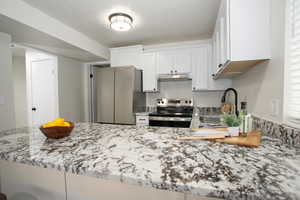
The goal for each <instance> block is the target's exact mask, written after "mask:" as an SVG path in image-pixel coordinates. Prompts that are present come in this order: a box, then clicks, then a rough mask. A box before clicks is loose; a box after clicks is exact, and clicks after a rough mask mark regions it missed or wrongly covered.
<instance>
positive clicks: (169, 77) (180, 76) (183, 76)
mask: <svg viewBox="0 0 300 200" xmlns="http://www.w3.org/2000/svg"><path fill="white" fill-rule="evenodd" d="M158 80H159V81H187V80H192V78H191V76H190V73H173V74H159V76H158Z"/></svg>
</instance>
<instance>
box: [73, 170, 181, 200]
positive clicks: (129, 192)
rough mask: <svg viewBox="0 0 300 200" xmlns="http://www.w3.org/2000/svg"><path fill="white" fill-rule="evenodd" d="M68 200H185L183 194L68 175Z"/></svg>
mask: <svg viewBox="0 0 300 200" xmlns="http://www.w3.org/2000/svg"><path fill="white" fill-rule="evenodd" d="M67 193H68V200H82V199H85V200H99V199H103V200H125V199H126V200H127V199H128V200H141V199H142V200H168V199H170V200H184V194H183V193H177V192H169V191H165V190H157V189H154V188H150V187H142V186H134V185H129V184H125V183H120V182H117V181H108V180H101V179H97V178H91V177H85V176H80V175H74V174H67Z"/></svg>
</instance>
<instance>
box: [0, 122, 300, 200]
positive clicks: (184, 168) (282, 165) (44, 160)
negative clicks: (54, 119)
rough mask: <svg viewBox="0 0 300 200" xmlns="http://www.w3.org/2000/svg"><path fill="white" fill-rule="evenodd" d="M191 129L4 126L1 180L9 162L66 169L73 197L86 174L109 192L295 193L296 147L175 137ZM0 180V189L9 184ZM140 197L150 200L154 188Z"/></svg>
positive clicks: (299, 170)
mask: <svg viewBox="0 0 300 200" xmlns="http://www.w3.org/2000/svg"><path fill="white" fill-rule="evenodd" d="M188 133H189V129H185V128H162V127H137V126H125V125H108V124H91V123H78V124H76V127H75V129H74V130H73V133H72V134H71V136H69V137H66V138H64V139H60V140H50V139H46V138H45V137H44V136H43V135H42V133H41V132H40V131H39V130H38V129H37V128H21V129H16V130H11V131H5V132H1V133H0V159H1V160H2V161H1V170H2V171H1V174H2V176H1V178H2V179H3V175H4V178H5V176H6V170H8V169H9V167H8V166H10V165H19V164H22V165H24V166H31V167H36V169H42V168H46V169H48V170H52V171H55V172H59V173H62V174H64V180H65V181H66V191H68V192H69V193H70V194H71V193H72V195H73V196H74V195H80V192H81V190H82V191H84V190H86V189H87V186H85V183H84V181H83V179H80V181H83V182H81V184H82V185H80V181H79V183H78V186H74V185H75V183H74V182H72V180H74V179H76V178H74V177H76V176H85V177H89V178H91V180H92V181H93V182H95V183H96V182H97V181H99V182H101V181H102V182H103V181H104V182H105V181H108V182H107V184H109V183H115V184H119V185H118V187H117V188H114V190H112V189H111V190H112V191H114V192H113V193H119V192H120V191H119V190H120V188H121V187H122V186H124V187H125V188H126V187H138V188H139V191H140V192H141V191H143V189H142V188H145V189H146V190H147V189H149V190H150V191H151V192H152V194H153V195H154V194H156V191H157V193H159V192H164V193H166V191H167V193H170V194H171V193H172V194H174V195H173V196H172V198H173V199H181V200H183V199H189V197H190V196H191V195H195V196H202V197H204V196H205V197H214V198H223V199H264V200H266V199H299V198H300V194H299V191H300V190H299V181H300V167H299V166H300V149H298V148H295V147H291V146H288V145H285V144H282V143H281V142H280V140H277V139H274V138H269V137H266V136H263V138H262V144H261V146H260V147H259V148H254V149H251V148H244V147H237V146H231V145H224V144H219V143H213V142H208V141H177V140H176V138H177V137H179V136H186V135H187V134H188ZM7 161H8V162H7ZM5 166H6V167H5ZM46 169H45V170H46ZM8 171H9V170H8ZM7 174H9V173H7ZM7 176H8V175H7ZM72 177H73V178H72ZM62 180H63V178H62ZM1 181H2V183H1V184H2V188H5V187H6V186H5V184H6V183H5V182H4V181H3V180H1ZM109 181H110V182H109ZM74 188H75V189H76V188H80V189H79V190H77V191H76V190H75V189H74ZM89 189H90V190H91V188H89ZM73 190H74V191H73ZM121 190H123V192H124V189H121ZM96 192H98V193H99V194H101V192H105V187H103V188H99V187H98V188H97V191H96ZM83 193H84V192H82V194H83ZM93 193H95V191H93ZM120 194H123V193H122V192H120ZM144 196H145V198H144V199H151V198H150V197H151V193H145V194H144ZM82 198H85V199H90V198H87V196H81V199H82ZM164 198H166V196H165V197H164ZM67 199H69V198H67ZM70 199H76V198H70ZM78 199H80V197H78ZM111 199H112V198H111ZM124 199H125V198H124ZM156 199H158V198H157V197H156ZM170 199H171V198H170ZM190 199H192V198H190Z"/></svg>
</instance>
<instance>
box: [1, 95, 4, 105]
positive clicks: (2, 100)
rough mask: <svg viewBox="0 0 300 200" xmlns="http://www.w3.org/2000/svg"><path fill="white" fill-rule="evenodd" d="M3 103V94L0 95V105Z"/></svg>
mask: <svg viewBox="0 0 300 200" xmlns="http://www.w3.org/2000/svg"><path fill="white" fill-rule="evenodd" d="M4 104H5V98H4V96H0V105H4Z"/></svg>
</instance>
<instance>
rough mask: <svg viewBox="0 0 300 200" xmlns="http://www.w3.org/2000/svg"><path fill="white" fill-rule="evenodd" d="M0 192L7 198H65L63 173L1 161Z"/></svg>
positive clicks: (31, 199)
mask: <svg viewBox="0 0 300 200" xmlns="http://www.w3.org/2000/svg"><path fill="white" fill-rule="evenodd" d="M0 172H1V192H2V193H4V194H6V195H7V197H8V200H65V199H66V193H65V180H64V173H63V172H59V171H57V170H50V169H44V168H40V167H32V166H28V165H23V164H16V163H10V162H5V161H1V162H0Z"/></svg>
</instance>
